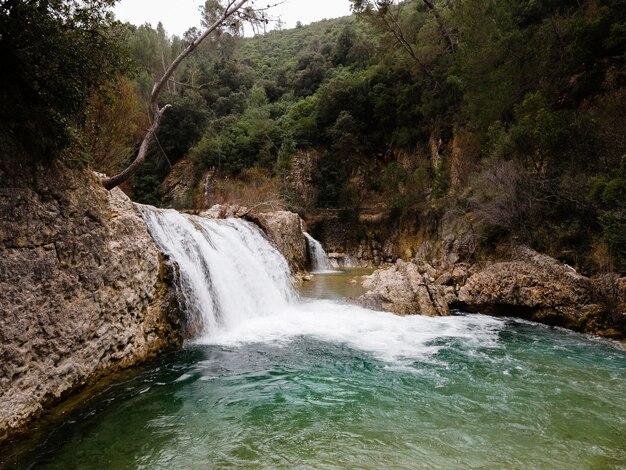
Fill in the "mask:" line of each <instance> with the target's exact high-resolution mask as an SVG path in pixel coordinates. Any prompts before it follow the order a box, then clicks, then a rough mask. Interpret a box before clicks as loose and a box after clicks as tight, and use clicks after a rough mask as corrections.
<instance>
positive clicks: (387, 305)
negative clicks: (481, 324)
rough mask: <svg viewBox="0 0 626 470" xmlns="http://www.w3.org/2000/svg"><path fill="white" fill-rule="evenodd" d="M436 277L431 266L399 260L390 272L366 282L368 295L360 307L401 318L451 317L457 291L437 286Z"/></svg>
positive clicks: (374, 276) (382, 270) (384, 272)
mask: <svg viewBox="0 0 626 470" xmlns="http://www.w3.org/2000/svg"><path fill="white" fill-rule="evenodd" d="M429 271H430V272H429ZM435 274H436V273H435V272H434V268H432V267H431V266H428V265H425V264H423V265H420V266H418V265H417V264H416V263H413V262H405V261H402V260H398V261H396V263H395V264H394V265H393V266H391V267H390V268H387V269H379V270H377V271H375V272H374V273H373V274H372V275H370V276H368V277H367V278H366V279H365V280H364V281H363V286H364V287H365V288H367V289H368V292H367V293H366V294H364V295H363V296H361V297H360V298H359V299H358V303H360V304H361V305H363V306H366V307H369V308H374V309H377V310H386V311H389V312H393V313H397V314H399V315H409V314H421V315H427V316H430V317H435V316H447V315H450V309H449V307H448V300H449V297H450V296H452V297H453V298H454V288H453V287H451V286H446V285H443V284H437V283H436V282H434V281H435V279H434V277H433V276H434V275H435Z"/></svg>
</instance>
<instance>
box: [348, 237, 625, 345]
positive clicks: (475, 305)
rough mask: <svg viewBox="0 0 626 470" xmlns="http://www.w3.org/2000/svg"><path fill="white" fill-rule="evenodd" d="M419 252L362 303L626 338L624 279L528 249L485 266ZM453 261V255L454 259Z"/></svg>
mask: <svg viewBox="0 0 626 470" xmlns="http://www.w3.org/2000/svg"><path fill="white" fill-rule="evenodd" d="M449 258H450V257H443V258H439V259H438V260H432V259H430V260H429V259H428V257H426V256H424V255H423V254H419V253H418V255H417V256H416V257H415V258H413V259H412V260H411V261H402V260H398V261H396V262H395V263H394V264H393V265H392V266H390V267H388V268H384V269H379V270H377V271H375V272H374V273H373V274H372V275H371V276H368V277H367V278H366V279H364V281H363V285H364V287H366V288H367V289H368V292H366V293H365V294H364V295H362V296H361V297H360V298H358V299H357V300H356V301H357V303H359V304H360V305H363V306H366V307H368V308H372V309H376V310H384V311H389V312H393V313H396V314H399V315H408V314H422V315H428V316H445V315H449V314H450V311H451V309H459V310H464V311H469V312H480V313H484V314H488V315H496V316H514V317H521V318H525V319H528V320H532V321H536V322H540V323H544V324H547V325H553V326H560V327H564V328H568V329H571V330H574V331H578V332H581V333H589V334H596V335H601V336H605V337H608V338H613V339H617V340H624V338H626V332H625V327H626V278H619V277H617V276H615V275H605V276H598V277H595V278H589V277H586V276H583V275H581V274H579V273H577V272H576V271H575V270H574V269H573V268H571V267H569V266H567V265H565V264H563V263H560V262H559V261H557V260H555V259H553V258H550V257H549V256H546V255H542V254H540V253H537V252H536V251H534V250H532V249H530V248H528V247H526V246H516V247H514V248H513V249H512V250H511V255H510V259H508V260H504V261H493V262H487V263H485V264H484V265H471V264H468V263H460V262H450V261H449V260H448V259H449ZM452 258H453V259H454V258H455V257H452Z"/></svg>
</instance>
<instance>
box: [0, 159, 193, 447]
mask: <svg viewBox="0 0 626 470" xmlns="http://www.w3.org/2000/svg"><path fill="white" fill-rule="evenodd" d="M175 272H176V271H175V269H174V268H173V266H172V265H171V264H170V263H169V262H168V261H167V260H166V259H165V258H164V257H163V255H162V254H161V253H160V252H159V251H158V250H157V248H156V246H155V244H154V243H153V241H152V238H151V237H150V235H149V234H148V231H147V229H146V226H145V224H144V222H143V220H142V219H141V217H140V216H139V215H138V213H137V211H136V209H135V206H134V205H133V203H132V202H131V201H130V200H129V199H128V198H127V197H126V196H125V195H124V194H123V193H122V192H121V191H120V190H113V191H111V192H108V191H106V190H105V189H104V188H103V187H102V185H101V184H99V182H98V181H97V180H96V177H95V176H94V175H92V174H91V173H89V172H87V171H84V170H72V169H69V168H67V167H64V166H62V165H60V164H58V163H56V164H52V165H46V166H44V165H42V164H35V163H28V162H27V161H23V162H22V163H19V164H18V163H14V164H12V165H9V164H3V163H2V162H1V161H0V441H1V440H3V439H5V438H7V437H9V436H11V435H12V434H15V433H16V432H17V431H19V430H21V429H23V428H24V427H25V425H26V424H27V423H28V422H29V421H30V420H31V419H32V418H34V417H35V416H37V415H38V414H40V413H41V412H42V411H44V410H45V409H47V408H48V407H50V406H51V405H52V404H54V403H55V402H57V401H59V400H60V399H61V398H62V397H64V396H65V395H67V394H69V393H71V392H74V391H76V390H77V389H79V388H80V387H82V386H84V385H85V384H88V383H91V382H93V381H95V380H96V379H97V378H99V377H100V376H102V375H104V374H109V373H111V372H114V371H116V370H119V369H122V368H126V367H129V366H131V365H134V364H136V363H138V362H141V361H143V360H145V359H146V358H148V357H151V356H153V355H155V354H157V353H158V352H160V351H163V350H165V349H169V348H173V347H177V346H179V345H181V344H182V341H183V325H182V321H181V317H180V314H179V311H178V303H177V299H176V294H175V289H174V287H173V286H174V285H175Z"/></svg>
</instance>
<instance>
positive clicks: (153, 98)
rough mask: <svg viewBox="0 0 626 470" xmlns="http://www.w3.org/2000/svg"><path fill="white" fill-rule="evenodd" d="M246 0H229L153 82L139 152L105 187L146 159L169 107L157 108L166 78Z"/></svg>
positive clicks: (117, 182) (127, 175)
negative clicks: (148, 123) (149, 119)
mask: <svg viewBox="0 0 626 470" xmlns="http://www.w3.org/2000/svg"><path fill="white" fill-rule="evenodd" d="M247 2H248V0H239V1H238V2H235V1H232V2H229V4H228V6H227V7H226V8H225V9H224V13H222V15H221V16H220V17H219V18H218V19H217V20H216V21H215V23H213V24H212V25H211V26H210V27H209V28H208V29H207V30H206V31H205V32H204V33H202V35H200V36H199V37H198V38H197V39H195V40H194V41H193V42H192V43H191V44H189V46H187V48H186V49H185V50H184V51H183V52H181V53H180V54H179V55H178V57H176V59H174V62H172V63H171V64H170V66H169V67H168V68H167V70H166V71H165V73H164V74H163V76H162V77H161V78H160V79H159V81H158V82H156V83H155V84H154V87H153V88H152V93H151V95H150V113H151V114H152V125H151V126H150V128H149V129H148V131H147V132H146V135H145V136H144V138H143V140H142V141H141V146H140V147H139V152H138V153H137V157H136V158H135V160H134V161H133V162H132V163H131V164H130V165H129V166H128V167H127V168H126V169H125V170H124V171H122V172H121V173H118V174H117V175H115V176H111V177H110V178H104V179H103V180H102V184H103V185H104V187H105V188H107V189H113V188H115V187H116V186H119V185H120V184H122V183H123V182H124V181H126V180H127V179H128V178H130V177H131V176H132V175H133V174H134V173H135V171H137V169H138V168H139V167H140V166H141V164H142V163H143V162H144V160H145V159H146V155H147V153H148V149H149V148H150V145H151V144H152V142H154V140H155V137H156V133H157V131H158V129H159V124H160V123H161V117H163V113H164V112H165V111H166V110H167V108H169V107H170V105H169V104H168V105H165V106H163V107H162V108H159V102H158V98H159V93H161V90H162V89H163V87H164V86H165V85H166V84H167V82H168V80H169V79H170V78H171V77H172V75H173V74H174V72H175V71H176V68H177V67H178V65H179V64H180V63H181V62H182V61H183V59H184V58H185V57H187V56H188V55H189V54H191V52H192V51H193V50H194V49H195V48H196V47H198V45H199V44H200V43H201V42H202V41H204V40H205V39H206V38H207V36H209V34H211V33H212V32H213V31H215V30H216V29H217V28H219V27H220V26H222V24H223V23H224V21H226V20H227V19H228V18H229V17H231V16H233V15H234V14H235V13H236V12H237V11H239V9H240V8H241V7H242V6H243V5H244V4H245V3H247Z"/></svg>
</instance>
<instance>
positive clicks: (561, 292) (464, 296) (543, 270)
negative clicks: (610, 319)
mask: <svg viewBox="0 0 626 470" xmlns="http://www.w3.org/2000/svg"><path fill="white" fill-rule="evenodd" d="M459 302H461V303H462V304H463V305H465V306H467V307H468V308H470V309H472V310H479V311H482V312H484V313H492V314H509V315H519V316H523V317H527V318H530V319H532V320H537V321H541V322H543V323H549V324H554V325H559V326H565V327H568V328H573V329H577V330H584V329H585V327H586V325H587V324H588V323H589V322H590V321H592V320H593V318H594V317H596V316H598V315H599V314H601V313H602V310H603V308H604V307H603V306H602V305H600V304H598V303H597V302H596V300H594V297H593V289H592V283H591V280H590V279H589V278H587V277H585V276H582V275H580V274H578V273H577V272H576V271H575V270H574V269H573V268H570V267H569V266H566V265H564V264H562V263H560V262H558V261H557V260H555V259H553V258H550V257H549V256H545V255H542V254H539V253H537V252H535V251H533V250H531V249H530V248H527V247H517V248H516V249H515V250H514V251H513V256H512V260H511V261H507V262H500V263H494V264H491V265H489V266H487V267H486V268H485V269H483V270H482V271H480V272H478V273H476V274H474V275H472V276H471V277H470V278H469V279H468V280H467V283H466V284H465V285H464V286H463V287H462V288H461V289H460V290H459Z"/></svg>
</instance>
